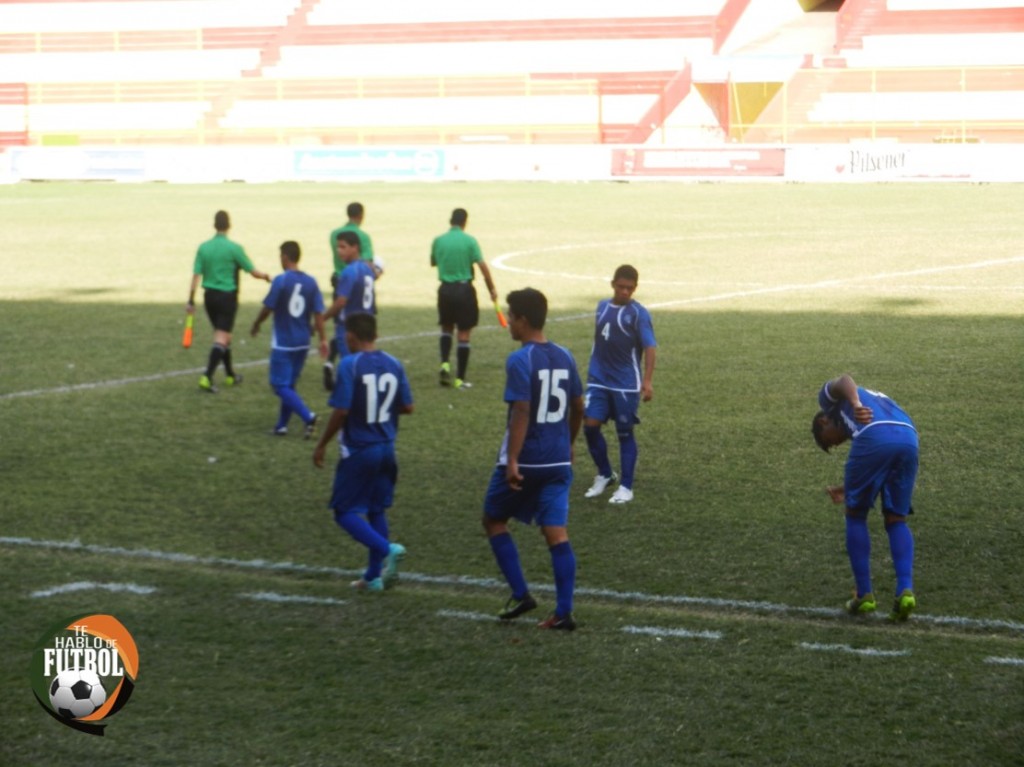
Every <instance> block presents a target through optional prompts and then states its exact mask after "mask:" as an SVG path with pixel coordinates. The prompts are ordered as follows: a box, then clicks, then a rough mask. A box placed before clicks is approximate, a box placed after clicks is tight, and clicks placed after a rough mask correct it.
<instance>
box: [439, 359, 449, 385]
mask: <svg viewBox="0 0 1024 767" xmlns="http://www.w3.org/2000/svg"><path fill="white" fill-rule="evenodd" d="M439 382H440V384H441V386H451V385H452V366H451V365H449V364H448V363H447V362H442V363H441V373H440V381H439Z"/></svg>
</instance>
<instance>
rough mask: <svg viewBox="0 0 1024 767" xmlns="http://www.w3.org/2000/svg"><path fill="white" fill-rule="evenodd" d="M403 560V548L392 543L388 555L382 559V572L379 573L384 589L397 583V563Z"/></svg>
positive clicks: (398, 544)
mask: <svg viewBox="0 0 1024 767" xmlns="http://www.w3.org/2000/svg"><path fill="white" fill-rule="evenodd" d="M403 559H405V546H403V545H402V544H400V543H392V544H391V548H390V549H389V550H388V555H387V557H386V558H385V559H384V571H383V572H382V573H381V580H382V581H383V582H384V588H386V589H390V588H391V587H392V586H394V585H395V583H396V582H397V581H398V563H399V562H401V561H402V560H403Z"/></svg>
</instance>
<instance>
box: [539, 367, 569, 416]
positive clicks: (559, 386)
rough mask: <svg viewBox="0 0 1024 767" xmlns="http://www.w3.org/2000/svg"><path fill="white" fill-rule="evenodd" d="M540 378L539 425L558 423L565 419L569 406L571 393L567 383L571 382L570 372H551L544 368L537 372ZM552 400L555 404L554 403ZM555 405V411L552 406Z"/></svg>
mask: <svg viewBox="0 0 1024 767" xmlns="http://www.w3.org/2000/svg"><path fill="white" fill-rule="evenodd" d="M537 377H538V378H540V401H539V402H538V403H537V423H558V422H559V421H561V420H564V419H565V408H566V407H567V406H568V404H569V392H568V391H567V390H566V386H565V384H566V382H567V381H568V380H569V371H568V370H564V369H562V370H550V369H547V368H542V369H541V370H538V371H537ZM552 398H554V400H555V402H554V403H552V401H551V400H552ZM552 404H554V405H555V407H554V409H552V408H551V405H552Z"/></svg>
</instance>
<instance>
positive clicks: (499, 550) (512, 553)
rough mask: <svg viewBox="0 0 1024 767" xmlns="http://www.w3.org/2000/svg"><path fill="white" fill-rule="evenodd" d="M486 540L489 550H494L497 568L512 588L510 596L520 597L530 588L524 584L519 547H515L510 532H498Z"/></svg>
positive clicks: (524, 578)
mask: <svg viewBox="0 0 1024 767" xmlns="http://www.w3.org/2000/svg"><path fill="white" fill-rule="evenodd" d="M488 541H489V542H490V544H491V551H493V552H494V559H495V560H496V561H497V562H498V569H500V570H501V574H502V575H504V576H505V580H506V581H508V585H509V587H510V588H511V589H512V596H513V597H514V598H515V599H522V598H523V597H525V596H526V594H527V592H529V590H530V589H529V588H528V587H527V585H526V577H525V576H524V575H523V567H522V565H521V564H520V563H519V549H517V548H516V542H515V541H514V540H512V535H511V533H499V534H498V535H495V536H493V537H491V538H488Z"/></svg>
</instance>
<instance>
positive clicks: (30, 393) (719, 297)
mask: <svg viewBox="0 0 1024 767" xmlns="http://www.w3.org/2000/svg"><path fill="white" fill-rule="evenodd" d="M670 239H671V238H670ZM675 239H680V238H675ZM659 241H665V240H650V242H659ZM579 247H585V246H579V245H565V246H561V247H558V248H550V249H548V250H550V251H558V250H570V249H574V248H579ZM535 252H537V251H532V252H527V251H522V252H517V253H505V254H502V255H500V256H498V257H497V258H496V259H495V260H494V262H493V263H494V265H495V266H496V267H497V268H501V269H505V270H507V271H511V272H521V273H527V274H538V275H542V276H547V277H551V276H561V277H572V278H576V279H588V280H589V279H597V280H601V281H602V282H603V281H605V278H602V277H594V276H593V275H576V274H561V273H558V272H544V271H533V270H528V269H519V268H517V267H511V266H508V265H507V264H506V263H505V261H506V260H508V259H510V258H514V257H516V256H523V255H529V254H530V253H535ZM545 252H547V251H545ZM1022 262H1024V256H1015V257H1013V258H1001V259H993V260H989V261H976V262H974V263H970V264H954V265H952V266H936V267H930V268H927V269H912V270H909V271H904V272H882V273H879V274H867V275H861V276H857V275H854V276H852V277H846V278H843V279H830V280H820V281H818V282H809V283H788V284H785V285H775V286H772V287H759V288H754V289H751V290H736V291H731V292H728V293H716V294H712V295H708V296H696V297H693V298H682V299H677V300H674V301H662V302H660V303H655V304H646V306H647V308H648V309H667V308H671V307H678V306H688V305H691V304H703V303H714V302H717V301H731V300H735V299H737V298H750V297H753V296H763V295H771V294H777V293H797V292H800V291H807V290H820V289H822V288H836V287H841V286H843V285H852V284H855V283H858V282H871V281H882V280H892V279H903V278H907V277H920V276H922V275H929V274H942V273H946V272H955V271H963V270H967V269H987V268H989V267H997V266H1007V265H1009V264H1018V263H1022ZM592 317H593V313H592V312H586V313H583V314H571V315H566V316H563V317H557V318H556V317H552V318H551V321H552V322H569V321H575V320H581V319H590V318H592ZM478 330H480V331H487V330H500V328H498V327H496V326H494V327H492V326H487V325H485V326H482V327H480V328H478ZM436 335H437V333H436V331H424V332H420V333H409V334H405V335H399V336H382V337H381V339H380V341H381V343H388V342H394V341H407V340H410V339H415V338H424V337H433V336H436ZM266 364H267V360H265V359H262V360H254V361H250V362H244V363H240V364H239V365H236V367H240V368H248V367H254V366H256V365H266ZM202 370H203V369H202V368H189V369H188V370H174V371H170V372H167V373H154V374H153V375H147V376H135V377H132V378H118V379H113V380H108V381H94V382H91V383H81V384H73V385H68V386H56V387H53V388H49V389H29V390H27V391H20V392H8V393H7V394H0V401H3V400H8V399H16V398H19V397H38V396H41V395H46V394H67V393H71V392H79V391H89V390H93V389H107V388H112V387H116V386H126V385H128V384H135V383H150V382H153V381H165V380H167V379H170V378H178V377H180V376H185V375H196V374H197V373H201V372H202Z"/></svg>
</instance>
